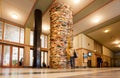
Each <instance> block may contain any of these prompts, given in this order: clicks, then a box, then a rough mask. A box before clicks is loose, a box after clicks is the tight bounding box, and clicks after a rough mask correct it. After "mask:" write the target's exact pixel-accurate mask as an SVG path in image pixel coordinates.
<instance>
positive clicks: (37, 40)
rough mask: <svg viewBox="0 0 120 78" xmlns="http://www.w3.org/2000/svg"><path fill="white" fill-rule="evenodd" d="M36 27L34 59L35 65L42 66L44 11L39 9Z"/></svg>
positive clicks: (36, 11) (36, 66)
mask: <svg viewBox="0 0 120 78" xmlns="http://www.w3.org/2000/svg"><path fill="white" fill-rule="evenodd" d="M34 15H35V28H34V53H33V55H34V60H33V67H34V68H40V67H41V51H40V48H41V39H40V36H41V32H42V12H41V11H40V10H39V9H36V10H35V13H34Z"/></svg>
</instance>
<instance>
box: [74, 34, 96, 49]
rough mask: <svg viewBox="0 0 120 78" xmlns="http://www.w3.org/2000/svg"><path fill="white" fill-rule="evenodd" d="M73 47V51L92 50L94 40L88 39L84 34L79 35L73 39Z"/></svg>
mask: <svg viewBox="0 0 120 78" xmlns="http://www.w3.org/2000/svg"><path fill="white" fill-rule="evenodd" d="M73 47H74V48H75V49H78V48H85V49H88V50H92V51H93V50H94V40H92V39H90V38H89V37H87V36H86V35H84V34H79V35H77V36H75V37H74V39H73Z"/></svg>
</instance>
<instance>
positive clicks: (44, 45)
mask: <svg viewBox="0 0 120 78" xmlns="http://www.w3.org/2000/svg"><path fill="white" fill-rule="evenodd" d="M47 42H48V41H47V36H46V35H43V34H42V35H41V47H42V48H47Z"/></svg>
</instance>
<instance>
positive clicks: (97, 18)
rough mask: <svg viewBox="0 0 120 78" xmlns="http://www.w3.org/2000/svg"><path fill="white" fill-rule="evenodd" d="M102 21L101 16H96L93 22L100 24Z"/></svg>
mask: <svg viewBox="0 0 120 78" xmlns="http://www.w3.org/2000/svg"><path fill="white" fill-rule="evenodd" d="M101 19H102V17H101V16H95V17H94V18H93V19H92V21H93V22H94V23H98V22H100V20H101Z"/></svg>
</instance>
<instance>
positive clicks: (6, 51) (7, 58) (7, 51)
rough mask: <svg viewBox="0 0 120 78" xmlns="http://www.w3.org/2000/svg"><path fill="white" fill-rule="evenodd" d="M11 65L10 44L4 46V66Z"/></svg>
mask: <svg viewBox="0 0 120 78" xmlns="http://www.w3.org/2000/svg"><path fill="white" fill-rule="evenodd" d="M9 65H10V46H4V53H3V66H9Z"/></svg>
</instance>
